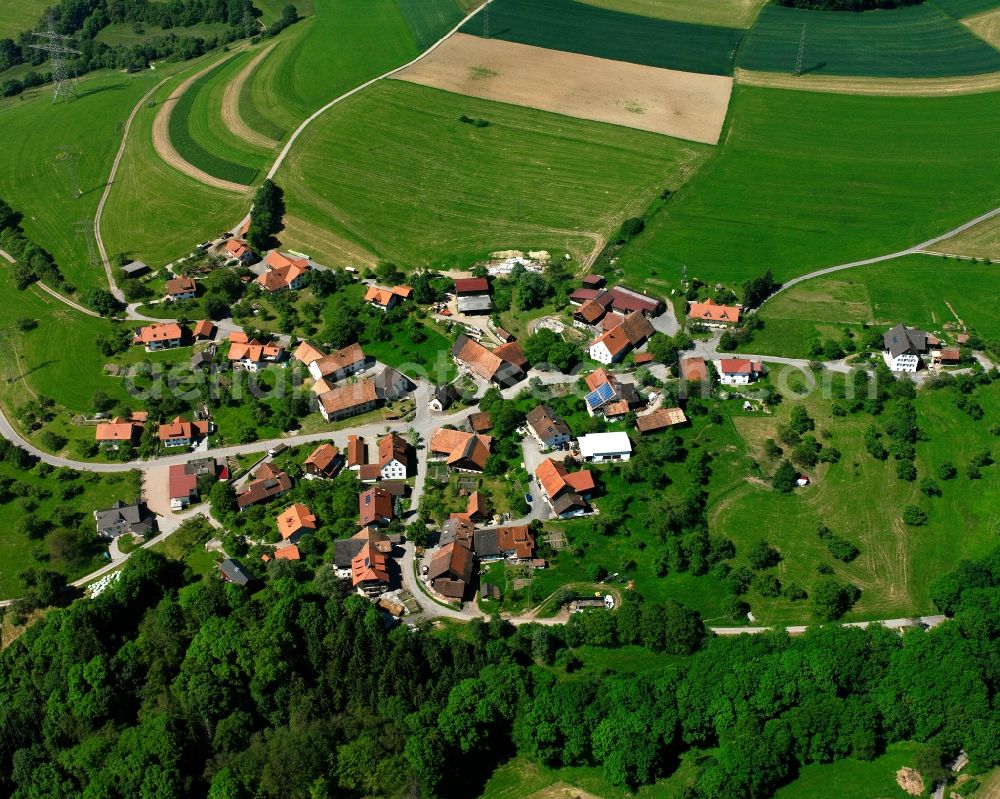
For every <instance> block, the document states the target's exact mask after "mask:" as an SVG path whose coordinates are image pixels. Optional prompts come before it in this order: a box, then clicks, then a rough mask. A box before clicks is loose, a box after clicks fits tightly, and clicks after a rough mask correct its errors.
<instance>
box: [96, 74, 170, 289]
mask: <svg viewBox="0 0 1000 799" xmlns="http://www.w3.org/2000/svg"><path fill="white" fill-rule="evenodd" d="M172 77H173V76H172V75H168V76H167V77H165V78H164V79H163V80H161V81H160V82H159V83H157V84H156V85H155V86H154V87H153V88H152V89H150V90H149V91H148V92H146V93H145V94H144V95H143V96H142V97H141V98H140V99H139V102H137V103H136V104H135V107H134V108H133V109H132V113H130V114H129V115H128V119H126V120H125V127H124V128H122V142H121V144H120V145H118V152H117V153H115V160H114V161H113V162H112V164H111V173H110V174H109V175H108V182H107V183H105V184H104V191H103V192H102V193H101V199H100V202H98V203H97V211H96V212H95V213H94V238H95V239H96V240H97V250H98V252H100V254H101V263H102V264H103V265H104V274H105V275H107V278H108V287H109V289H110V290H111V293H112V294H114V295H115V297H116V298H117V299H118V301H119V302H125V295H124V294H123V293H122V290H121V289H120V288H118V282H117V281H116V280H115V275H114V271H113V270H112V269H111V261H110V259H109V258H108V251H107V250H106V249H105V247H104V239H102V238H101V216H102V215H103V214H104V206H105V205H106V204H107V202H108V197H109V196H110V194H111V187H112V185H114V182H115V175H117V174H118V166H119V164H121V161H122V158H123V157H124V155H125V144H126V143H127V142H128V132H129V130H131V128H132V122H133V120H134V119H135V115H136V114H138V113H139V109H140V108H142V107H143V105H145V103H146V102H147V101H148V100H149V98H150V97H152V96H153V93H154V92H155V91H156V90H157V89H159V88H160V87H161V86H162V85H163V84H164V83H166V82H167V81H168V80H170V78H172Z"/></svg>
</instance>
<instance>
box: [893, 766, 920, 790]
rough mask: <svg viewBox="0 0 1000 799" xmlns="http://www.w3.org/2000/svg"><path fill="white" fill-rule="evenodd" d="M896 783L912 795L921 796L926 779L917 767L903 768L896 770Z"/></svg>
mask: <svg viewBox="0 0 1000 799" xmlns="http://www.w3.org/2000/svg"><path fill="white" fill-rule="evenodd" d="M896 784H897V785H898V786H899V787H900V788H902V789H903V790H904V791H906V792H907V793H908V794H909V795H910V796H920V795H921V794H922V793H923V792H924V780H923V778H922V777H921V776H920V772H919V771H917V770H916V769H912V768H901V769H900V770H899V771H897V772H896Z"/></svg>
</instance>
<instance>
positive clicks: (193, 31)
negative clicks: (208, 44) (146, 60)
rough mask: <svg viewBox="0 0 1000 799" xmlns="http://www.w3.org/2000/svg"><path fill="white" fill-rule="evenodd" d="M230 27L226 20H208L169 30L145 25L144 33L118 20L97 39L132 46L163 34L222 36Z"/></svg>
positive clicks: (204, 36)
mask: <svg viewBox="0 0 1000 799" xmlns="http://www.w3.org/2000/svg"><path fill="white" fill-rule="evenodd" d="M228 29H229V26H228V25H226V24H225V23H224V22H207V23H204V24H199V25H191V26H189V27H181V26H178V27H176V28H170V29H168V30H165V29H163V28H159V27H157V26H156V25H143V26H142V33H136V32H135V31H134V30H133V28H132V23H131V22H116V23H114V24H112V25H108V26H107V27H106V28H103V29H102V30H101V31H100V33H98V34H97V41H99V42H101V43H102V44H106V45H108V46H109V47H114V46H115V45H119V44H121V45H125V46H126V47H131V46H132V45H134V44H139V43H141V42H148V41H150V40H152V39H156V38H159V37H161V36H171V35H176V36H179V37H180V38H202V39H207V38H208V37H210V36H221V35H222V34H224V33H225V32H226V31H227V30H228Z"/></svg>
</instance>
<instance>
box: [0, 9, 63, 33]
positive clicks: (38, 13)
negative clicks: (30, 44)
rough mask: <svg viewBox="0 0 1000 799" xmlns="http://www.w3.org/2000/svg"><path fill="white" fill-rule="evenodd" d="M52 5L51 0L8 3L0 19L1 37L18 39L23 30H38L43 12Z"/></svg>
mask: <svg viewBox="0 0 1000 799" xmlns="http://www.w3.org/2000/svg"><path fill="white" fill-rule="evenodd" d="M50 5H51V3H50V2H49V0H18V2H16V3H7V4H6V5H5V8H4V14H3V18H2V20H0V39H8V38H9V39H15V40H16V39H17V35H18V34H19V33H21V32H23V31H31V30H38V22H39V20H40V19H41V17H42V13H43V12H44V11H45V9H46V8H48V7H49V6H50Z"/></svg>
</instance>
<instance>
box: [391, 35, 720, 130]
mask: <svg viewBox="0 0 1000 799" xmlns="http://www.w3.org/2000/svg"><path fill="white" fill-rule="evenodd" d="M394 79H397V80H406V81H409V82H411V83H418V84H421V85H423V86H431V87H434V88H437V89H445V90H446V91H450V92H455V93H457V94H464V95H467V96H469V97H478V98H480V99H483V100H495V101H498V102H502V103H511V104H513V105H521V106H526V107H528V108H537V109H539V110H542V111H551V112H554V113H556V114H563V115H565V116H570V117H577V118H579V119H590V120H594V121H597V122H608V123H610V124H612V125H621V126H623V127H627V128H635V129H637V130H646V131H651V132H653V133H662V134H664V135H667V136H675V137H677V138H679V139H687V140H689V141H695V142H702V143H704V144H717V143H718V141H719V135H720V134H721V132H722V125H723V123H724V122H725V119H726V111H727V109H728V108H729V97H730V94H731V93H732V84H733V81H732V79H731V78H728V77H724V76H721V75H700V74H696V73H693V72H679V71H677V70H672V69H657V68H655V67H647V66H642V65H640V64H629V63H626V62H623V61H609V60H607V59H604V58H593V57H592V56H585V55H579V54H577V53H564V52H562V51H559V50H547V49H545V48H542V47H531V46H529V45H524V44H516V43H514V42H505V41H502V40H500V39H484V38H482V37H480V36H469V35H466V34H462V33H458V34H455V35H454V36H452V37H451V38H450V39H449V40H448V41H446V42H445V43H444V44H442V45H441V46H440V47H439V48H438V49H437V50H435V51H434V52H433V53H430V54H429V55H428V56H427V57H426V58H423V59H422V60H420V61H419V62H417V63H416V64H414V65H413V66H411V67H408V68H407V69H405V70H403V71H402V72H400V73H398V74H397V75H395V76H394Z"/></svg>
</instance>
